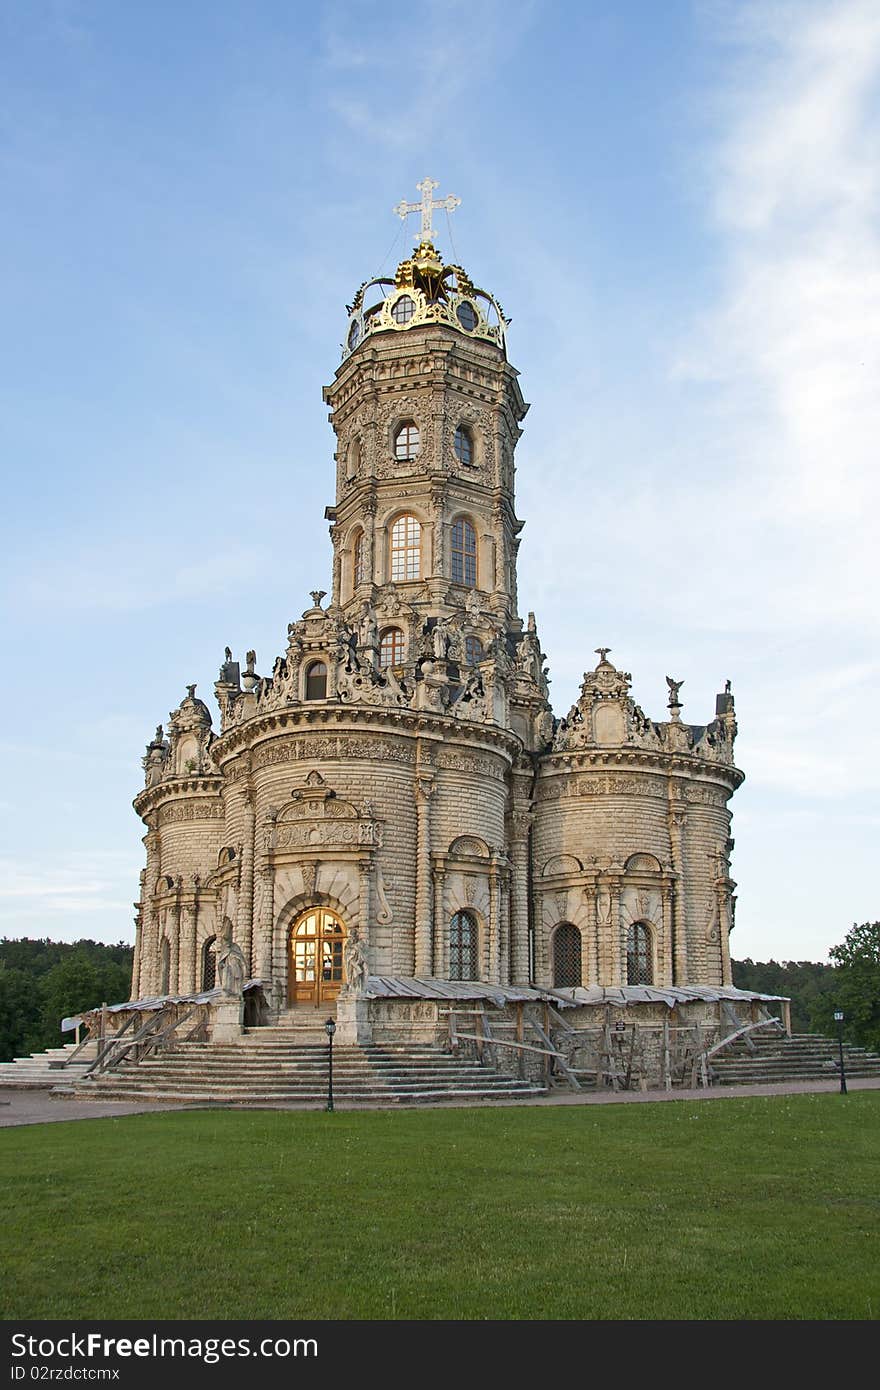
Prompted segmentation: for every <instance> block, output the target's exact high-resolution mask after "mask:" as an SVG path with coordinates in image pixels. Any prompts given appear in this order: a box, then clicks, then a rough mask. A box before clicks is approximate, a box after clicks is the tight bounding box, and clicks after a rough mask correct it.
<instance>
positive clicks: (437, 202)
mask: <svg viewBox="0 0 880 1390" xmlns="http://www.w3.org/2000/svg"><path fill="white" fill-rule="evenodd" d="M439 187H440V185H439V184H438V183H437V181H436V180H435V179H422V181H421V183H417V184H416V188H417V189H418V190H419V192H420V193H421V195H422V201H421V202H420V203H408V202H407V201H406V199H405V198H404V199H402V200H401V201H400V202H399V203H398V204H397V207H395V208H392V209H391V211H392V212H396V213H397V216H398V217H399V218H400V219H401V220H402V221H403V222H405V221H406V219H407V217H408V216H409V214H410V213H411V212H420V213H421V214H422V231H421V236H420V237H419V240H420V241H430V242H433V240H434V228H433V226H432V221H431V214H432V212H433V211H434V208H438V209H439V208H445V209H446V211H447V212H454V211H455V209H456V208H457V207H459V205H460V204H461V199H460V198H456V196H455V194H454V193H450V194H449V196H448V197H447V198H432V197H431V194H432V193H433V192H434V189H435V188H439Z"/></svg>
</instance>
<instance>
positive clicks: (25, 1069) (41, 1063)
mask: <svg viewBox="0 0 880 1390" xmlns="http://www.w3.org/2000/svg"><path fill="white" fill-rule="evenodd" d="M97 1050H98V1045H97V1043H94V1042H90V1043H87V1044H86V1046H85V1047H84V1048H83V1050H82V1052H81V1053H80V1054H79V1056H78V1057H77V1059H76V1061H75V1062H71V1063H70V1064H69V1066H62V1063H63V1062H65V1060H66V1059H67V1058H68V1057H70V1056H71V1055H72V1054H73V1053H74V1052H75V1051H76V1043H67V1044H66V1045H65V1046H64V1047H50V1048H49V1049H48V1051H46V1052H32V1053H31V1055H30V1057H16V1058H15V1061H14V1062H0V1087H14V1088H15V1089H16V1090H18V1089H21V1090H40V1089H46V1090H48V1089H51V1087H53V1086H57V1085H58V1084H59V1082H61V1081H63V1080H64V1079H65V1078H67V1079H68V1080H69V1081H73V1080H75V1079H76V1078H77V1077H81V1076H82V1074H83V1072H84V1071H85V1069H86V1067H87V1066H89V1064H90V1063H91V1062H94V1060H95V1055H96V1053H97Z"/></svg>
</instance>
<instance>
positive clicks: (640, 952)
mask: <svg viewBox="0 0 880 1390" xmlns="http://www.w3.org/2000/svg"><path fill="white" fill-rule="evenodd" d="M626 982H627V984H628V985H652V984H653V983H654V968H653V965H652V962H651V932H650V930H649V928H648V927H646V926H645V923H644V922H633V924H632V926H631V927H630V929H629V931H628V932H627V934H626Z"/></svg>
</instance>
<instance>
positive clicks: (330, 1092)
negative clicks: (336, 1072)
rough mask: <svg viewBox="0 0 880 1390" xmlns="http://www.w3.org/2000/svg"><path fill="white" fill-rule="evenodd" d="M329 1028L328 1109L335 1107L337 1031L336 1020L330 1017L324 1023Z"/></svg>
mask: <svg viewBox="0 0 880 1390" xmlns="http://www.w3.org/2000/svg"><path fill="white" fill-rule="evenodd" d="M324 1027H325V1029H326V1030H327V1109H328V1110H332V1109H333V1034H334V1033H335V1032H336V1020H335V1019H334V1018H328V1019H327V1022H326V1023H325V1024H324Z"/></svg>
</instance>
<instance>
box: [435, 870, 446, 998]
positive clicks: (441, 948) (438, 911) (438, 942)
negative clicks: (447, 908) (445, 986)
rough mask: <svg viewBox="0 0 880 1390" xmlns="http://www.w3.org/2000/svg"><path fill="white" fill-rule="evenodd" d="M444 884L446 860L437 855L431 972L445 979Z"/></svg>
mask: <svg viewBox="0 0 880 1390" xmlns="http://www.w3.org/2000/svg"><path fill="white" fill-rule="evenodd" d="M445 884H446V860H445V857H444V856H443V855H437V856H436V857H435V860H434V961H433V973H434V974H435V975H436V976H438V978H439V979H441V980H445V979H447V978H448V975H449V933H448V931H447V927H446V914H445V913H444V911H443V892H444V888H445Z"/></svg>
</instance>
